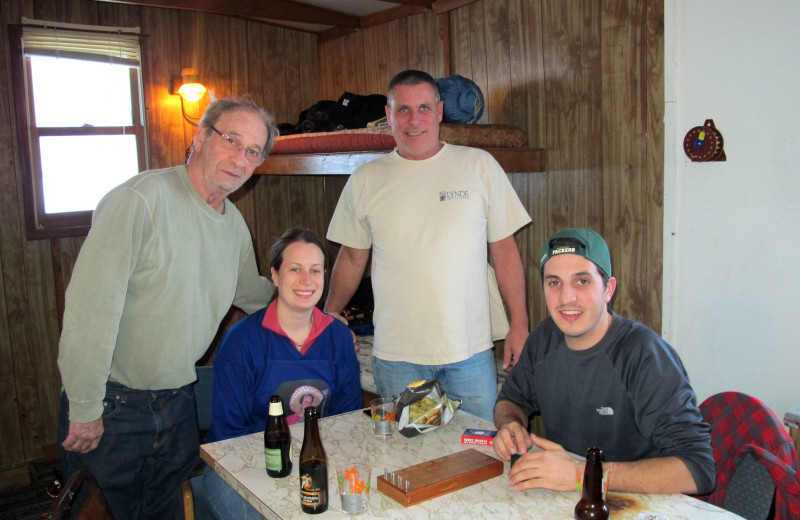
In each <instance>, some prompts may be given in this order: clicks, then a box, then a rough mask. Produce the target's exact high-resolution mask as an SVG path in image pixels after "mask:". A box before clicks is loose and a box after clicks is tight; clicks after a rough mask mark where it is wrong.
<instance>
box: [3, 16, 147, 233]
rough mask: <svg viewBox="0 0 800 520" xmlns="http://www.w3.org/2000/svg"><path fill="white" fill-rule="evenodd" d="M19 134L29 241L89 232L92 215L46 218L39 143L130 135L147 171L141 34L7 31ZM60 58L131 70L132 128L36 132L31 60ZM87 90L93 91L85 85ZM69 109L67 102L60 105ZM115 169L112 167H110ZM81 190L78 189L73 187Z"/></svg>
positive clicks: (46, 25) (38, 24)
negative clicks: (55, 138)
mask: <svg viewBox="0 0 800 520" xmlns="http://www.w3.org/2000/svg"><path fill="white" fill-rule="evenodd" d="M9 39H10V44H11V46H10V49H11V61H12V72H13V78H14V96H15V101H16V103H15V104H16V110H17V132H18V136H19V143H20V157H21V162H22V164H21V166H22V171H23V178H24V184H23V199H24V200H23V202H24V206H25V227H26V231H27V236H28V238H29V239H42V238H59V237H68V236H82V235H85V234H86V233H88V231H89V228H90V227H91V219H92V213H93V212H92V211H70V212H62V213H47V212H45V206H44V193H45V189H44V185H43V182H44V181H43V175H42V161H41V155H40V151H39V150H40V147H39V142H40V138H41V137H46V136H97V135H112V136H113V135H133V136H135V139H136V152H137V162H138V164H137V165H135V166H136V168H135V171H136V172H139V171H143V170H146V169H148V156H149V154H148V153H147V133H146V125H145V116H144V106H145V105H144V95H143V81H142V68H141V61H142V60H141V45H140V35H139V28H138V27H133V28H120V27H96V26H85V25H75V24H65V23H54V22H42V21H38V20H31V19H27V18H24V17H23V19H22V24H20V25H9ZM32 55H39V56H58V57H64V58H71V59H80V60H87V61H96V62H107V63H117V64H124V65H127V66H129V67H130V87H131V108H132V118H131V120H132V124H131V125H130V126H74V127H37V126H36V119H35V117H34V114H35V111H34V108H35V107H34V100H33V88H32V83H33V78H32V75H31V70H30V56H32ZM87 88H91V85H87ZM64 102H65V103H68V102H69V100H64ZM109 166H110V167H113V165H109ZM75 189H76V190H80V189H81V187H80V186H79V185H77V183H76V186H75Z"/></svg>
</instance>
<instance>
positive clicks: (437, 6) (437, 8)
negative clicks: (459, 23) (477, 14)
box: [433, 0, 478, 14]
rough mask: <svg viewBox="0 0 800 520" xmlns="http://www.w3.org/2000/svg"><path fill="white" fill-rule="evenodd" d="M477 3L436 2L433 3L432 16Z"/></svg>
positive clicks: (469, 0) (468, 0) (462, 1)
mask: <svg viewBox="0 0 800 520" xmlns="http://www.w3.org/2000/svg"><path fill="white" fill-rule="evenodd" d="M477 1H478V0H436V1H435V2H433V14H442V13H446V12H448V11H452V10H453V9H458V8H459V7H464V6H465V5H469V4H471V3H474V2H477Z"/></svg>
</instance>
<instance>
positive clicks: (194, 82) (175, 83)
mask: <svg viewBox="0 0 800 520" xmlns="http://www.w3.org/2000/svg"><path fill="white" fill-rule="evenodd" d="M172 94H175V95H178V96H180V97H181V113H182V114H183V118H184V119H185V120H186V121H188V122H189V123H190V124H192V125H194V126H197V122H198V120H197V119H194V120H193V119H192V118H190V117H189V116H187V115H186V110H185V109H184V106H183V103H184V101H188V102H190V103H195V102H197V101H200V99H201V98H202V97H203V96H205V95H206V87H205V86H204V85H203V84H202V83H200V81H199V78H198V75H197V69H181V75H180V76H175V77H173V78H172Z"/></svg>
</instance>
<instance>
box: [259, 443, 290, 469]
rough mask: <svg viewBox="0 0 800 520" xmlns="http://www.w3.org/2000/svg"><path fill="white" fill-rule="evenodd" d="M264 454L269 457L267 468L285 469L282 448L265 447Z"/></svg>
mask: <svg viewBox="0 0 800 520" xmlns="http://www.w3.org/2000/svg"><path fill="white" fill-rule="evenodd" d="M291 453H292V452H291V448H289V460H292V456H291ZM264 456H265V457H266V459H267V469H268V470H270V471H280V470H282V469H283V461H282V460H281V459H282V457H281V449H280V448H277V449H269V448H264Z"/></svg>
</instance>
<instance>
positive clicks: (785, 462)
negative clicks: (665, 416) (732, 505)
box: [698, 392, 800, 520]
mask: <svg viewBox="0 0 800 520" xmlns="http://www.w3.org/2000/svg"><path fill="white" fill-rule="evenodd" d="M700 413H702V414H703V419H704V420H705V421H706V422H707V423H708V424H709V426H710V427H711V443H712V445H713V447H714V461H715V462H716V464H717V480H716V485H715V487H714V491H712V492H711V493H710V494H708V495H702V496H698V498H700V499H701V500H705V501H706V502H710V503H712V504H714V505H717V506H720V507H722V506H723V502H724V500H725V493H726V491H727V486H728V483H729V482H730V480H731V477H733V474H734V473H735V472H736V468H737V467H738V466H739V463H740V462H741V461H742V459H743V458H744V457H745V455H746V454H747V453H752V454H753V455H754V456H755V457H756V459H758V461H759V462H761V464H763V466H764V467H765V468H766V469H767V471H768V472H769V474H770V476H771V477H772V479H773V481H774V482H775V489H776V496H775V520H796V519H798V518H800V481H799V480H798V472H797V453H796V452H795V448H794V443H793V442H792V438H791V437H790V436H789V434H788V433H787V432H786V429H785V428H784V427H783V425H782V424H781V422H780V420H779V419H778V417H777V416H776V415H775V413H774V412H773V411H772V410H771V409H770V408H769V407H768V406H767V405H765V404H764V403H763V402H761V401H759V400H758V399H756V398H754V397H750V396H748V395H745V394H741V393H738V392H722V393H720V394H716V395H713V396H711V397H709V398H708V399H706V400H705V401H703V403H702V404H701V405H700Z"/></svg>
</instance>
